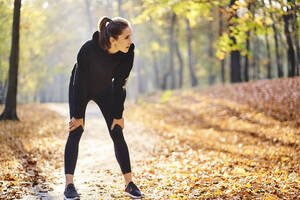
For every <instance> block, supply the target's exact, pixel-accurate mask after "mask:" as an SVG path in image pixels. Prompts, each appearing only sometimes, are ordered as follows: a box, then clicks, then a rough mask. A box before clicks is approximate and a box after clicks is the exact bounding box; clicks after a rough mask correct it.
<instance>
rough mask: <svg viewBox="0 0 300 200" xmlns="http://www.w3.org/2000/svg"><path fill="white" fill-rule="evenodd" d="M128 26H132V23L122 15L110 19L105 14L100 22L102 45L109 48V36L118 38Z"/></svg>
mask: <svg viewBox="0 0 300 200" xmlns="http://www.w3.org/2000/svg"><path fill="white" fill-rule="evenodd" d="M128 26H131V25H130V23H129V22H128V21H127V20H126V19H124V18H122V17H115V18H113V19H109V18H108V17H107V16H103V17H102V18H101V19H100V20H99V23H98V29H99V45H100V47H102V49H104V50H107V49H109V48H110V47H111V43H110V40H109V38H110V37H113V38H114V39H116V40H117V39H118V37H119V35H121V34H122V31H123V30H124V29H125V28H127V27H128Z"/></svg>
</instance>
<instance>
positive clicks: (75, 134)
mask: <svg viewBox="0 0 300 200" xmlns="http://www.w3.org/2000/svg"><path fill="white" fill-rule="evenodd" d="M72 77H73V76H72ZM72 77H71V80H70V84H69V111H70V119H71V118H72V116H73V113H74V98H73V85H72V82H73V81H72ZM86 104H87V103H86ZM83 119H84V121H85V117H83ZM82 133H83V128H82V126H79V127H77V128H76V129H75V130H73V131H71V132H69V136H68V140H67V142H66V146H65V155H64V167H65V175H66V186H67V185H68V184H69V183H74V182H73V176H74V171H75V168H76V163H77V158H78V148H79V141H80V138H81V136H82Z"/></svg>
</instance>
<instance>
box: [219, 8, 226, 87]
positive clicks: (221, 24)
mask: <svg viewBox="0 0 300 200" xmlns="http://www.w3.org/2000/svg"><path fill="white" fill-rule="evenodd" d="M222 9H223V8H222V7H219V37H221V36H222V34H223V13H222ZM220 64H221V79H222V83H223V84H225V58H224V59H223V60H221V63H220Z"/></svg>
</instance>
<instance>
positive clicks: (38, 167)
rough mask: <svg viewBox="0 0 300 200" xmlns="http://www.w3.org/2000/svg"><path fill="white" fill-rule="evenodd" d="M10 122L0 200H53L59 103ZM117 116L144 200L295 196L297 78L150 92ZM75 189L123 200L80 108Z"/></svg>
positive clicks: (299, 172) (106, 153) (95, 130)
mask: <svg viewBox="0 0 300 200" xmlns="http://www.w3.org/2000/svg"><path fill="white" fill-rule="evenodd" d="M0 110H1V111H2V110H3V107H0ZM18 115H19V117H20V119H21V121H20V122H0V146H1V148H0V153H1V160H0V165H1V169H4V170H1V171H0V177H1V179H0V181H1V182H0V199H10V198H11V199H13V198H17V197H21V196H23V199H26V198H28V199H32V197H34V196H37V194H38V197H36V198H41V199H61V198H62V195H63V194H62V193H63V189H64V176H63V152H64V145H65V142H66V139H67V126H66V125H67V121H68V107H67V104H44V105H37V104H28V105H22V106H19V107H18ZM124 117H125V129H124V135H125V139H126V141H127V144H128V147H129V151H130V158H131V162H132V170H133V176H134V182H136V183H137V185H138V186H139V187H140V189H141V190H142V192H144V193H145V194H146V198H145V199H268V200H273V199H298V198H299V196H300V186H299V185H300V154H299V151H300V78H289V79H287V78H284V79H276V80H262V81H256V82H252V83H239V84H232V85H230V86H229V85H228V86H213V87H209V88H193V89H185V90H175V91H164V92H157V93H155V94H152V95H151V96H147V97H143V98H141V99H140V100H139V101H138V103H137V104H134V103H132V102H130V101H128V102H127V103H126V108H125V113H124ZM32 183H34V185H35V187H34V190H35V191H32V188H31V187H30V186H31V185H32ZM75 185H76V187H77V188H78V191H79V193H80V194H81V196H82V199H126V198H125V197H124V196H123V194H122V193H123V190H124V180H123V177H122V175H121V173H120V169H119V166H118V164H117V161H116V159H115V157H114V151H113V143H112V140H111V139H110V136H109V134H108V131H107V128H106V125H105V122H104V119H103V117H102V115H101V114H100V111H99V109H98V108H97V107H96V105H95V104H89V106H88V109H87V120H86V131H85V132H84V134H83V136H82V138H81V141H80V151H79V157H78V162H77V167H76V171H75ZM42 196H44V197H42Z"/></svg>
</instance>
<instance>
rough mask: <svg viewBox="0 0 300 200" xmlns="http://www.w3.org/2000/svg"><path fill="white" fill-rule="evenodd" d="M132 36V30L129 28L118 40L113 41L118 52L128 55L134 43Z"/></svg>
mask: <svg viewBox="0 0 300 200" xmlns="http://www.w3.org/2000/svg"><path fill="white" fill-rule="evenodd" d="M131 35H132V32H131V28H130V27H129V26H128V27H127V28H125V29H124V30H123V32H122V34H121V35H119V37H118V39H117V40H114V41H113V43H114V44H113V45H115V47H116V49H117V50H119V51H122V52H123V53H127V52H128V49H129V47H130V45H131V43H132V40H131Z"/></svg>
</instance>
